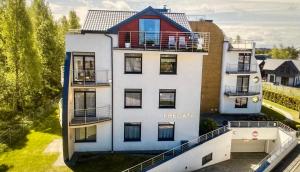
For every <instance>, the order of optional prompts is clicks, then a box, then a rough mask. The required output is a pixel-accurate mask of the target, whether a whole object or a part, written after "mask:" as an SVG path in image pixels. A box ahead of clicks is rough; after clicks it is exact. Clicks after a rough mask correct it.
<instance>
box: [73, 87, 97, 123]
mask: <svg viewBox="0 0 300 172" xmlns="http://www.w3.org/2000/svg"><path fill="white" fill-rule="evenodd" d="M74 116H75V117H85V116H87V117H95V116H96V92H95V91H75V92H74Z"/></svg>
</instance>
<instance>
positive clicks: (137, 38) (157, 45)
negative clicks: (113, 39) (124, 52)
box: [115, 31, 210, 52]
mask: <svg viewBox="0 0 300 172" xmlns="http://www.w3.org/2000/svg"><path fill="white" fill-rule="evenodd" d="M118 39H119V42H118V47H116V48H115V49H128V50H144V51H175V52H208V50H209V39H210V33H209V32H139V31H120V32H119V33H118Z"/></svg>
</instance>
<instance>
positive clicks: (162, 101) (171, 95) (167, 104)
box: [159, 89, 176, 108]
mask: <svg viewBox="0 0 300 172" xmlns="http://www.w3.org/2000/svg"><path fill="white" fill-rule="evenodd" d="M175 100H176V90H175V89H160V90H159V108H175V103H176V102H175Z"/></svg>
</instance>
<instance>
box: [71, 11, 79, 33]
mask: <svg viewBox="0 0 300 172" xmlns="http://www.w3.org/2000/svg"><path fill="white" fill-rule="evenodd" d="M79 21H80V19H79V17H78V16H77V14H76V12H75V11H73V10H72V11H70V12H69V29H80V24H79Z"/></svg>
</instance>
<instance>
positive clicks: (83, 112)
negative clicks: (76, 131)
mask: <svg viewBox="0 0 300 172" xmlns="http://www.w3.org/2000/svg"><path fill="white" fill-rule="evenodd" d="M111 113H112V109H111V105H107V106H102V107H97V108H89V109H76V110H74V111H73V114H74V117H73V118H72V119H71V121H70V124H69V125H70V126H81V125H89V124H95V123H99V122H104V121H108V120H111V119H112V116H111Z"/></svg>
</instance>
